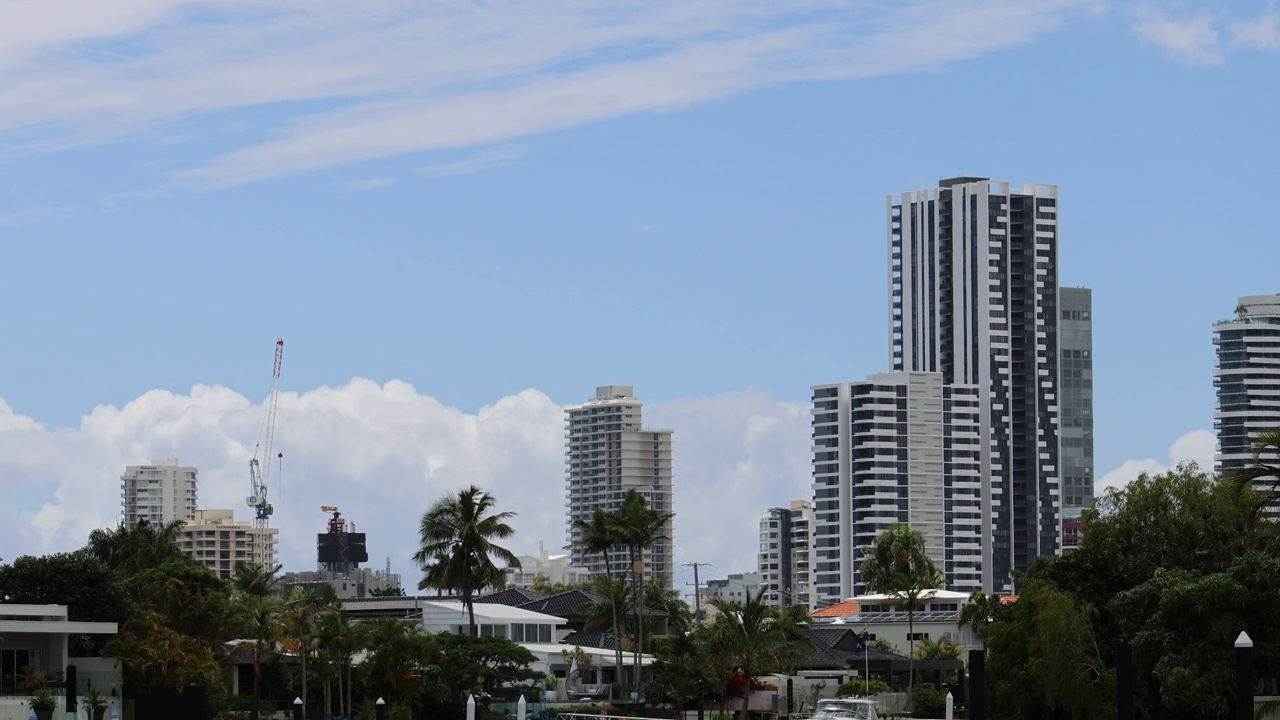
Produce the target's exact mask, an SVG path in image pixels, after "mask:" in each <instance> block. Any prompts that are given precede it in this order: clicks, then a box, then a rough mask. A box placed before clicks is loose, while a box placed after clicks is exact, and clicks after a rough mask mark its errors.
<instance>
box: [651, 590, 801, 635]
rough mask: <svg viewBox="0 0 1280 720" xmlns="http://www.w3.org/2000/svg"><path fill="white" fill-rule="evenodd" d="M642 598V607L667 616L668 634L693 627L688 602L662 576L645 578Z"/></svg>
mask: <svg viewBox="0 0 1280 720" xmlns="http://www.w3.org/2000/svg"><path fill="white" fill-rule="evenodd" d="M643 598H644V599H643V602H642V604H643V605H644V607H646V608H648V609H649V610H656V611H658V612H661V613H664V614H665V615H666V616H667V634H668V635H683V634H685V633H686V632H688V631H689V630H690V628H692V627H693V612H692V611H691V610H689V604H688V603H687V602H685V601H684V598H682V597H680V591H679V590H677V589H675V588H673V587H671V586H669V585H667V584H666V583H665V582H663V581H662V578H656V577H651V578H646V579H645V581H644V593H643ZM801 609H802V610H803V608H801ZM805 618H806V620H807V619H808V611H805Z"/></svg>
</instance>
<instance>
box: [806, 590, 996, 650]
mask: <svg viewBox="0 0 1280 720" xmlns="http://www.w3.org/2000/svg"><path fill="white" fill-rule="evenodd" d="M968 599H969V593H964V592H956V591H952V590H928V591H926V592H925V594H924V595H923V596H922V597H921V599H920V605H919V606H918V607H917V608H916V611H915V613H914V615H913V617H909V616H908V615H909V614H908V613H907V610H906V608H905V607H901V606H900V605H899V599H898V596H896V595H894V594H883V593H881V594H872V595H860V596H858V597H855V598H851V599H849V600H846V601H844V602H842V603H838V604H836V605H832V606H831V607H829V608H824V609H822V610H818V611H816V612H815V613H813V615H812V616H811V618H812V620H813V623H814V626H815V627H820V626H822V625H846V626H850V627H854V628H856V629H857V630H858V631H859V632H861V631H862V630H864V629H865V630H866V632H867V633H868V635H869V636H870V637H869V639H870V640H871V641H872V642H875V641H876V640H884V641H885V642H888V643H889V645H890V646H892V647H893V648H895V649H896V650H898V651H899V652H902V653H907V652H908V648H910V646H911V637H912V633H914V634H915V635H914V638H915V640H916V641H919V640H941V639H942V638H947V639H948V640H950V641H951V642H952V643H954V644H956V645H957V646H959V647H961V648H976V647H980V643H978V641H977V640H976V639H975V638H974V637H973V632H972V630H971V629H970V628H968V627H965V628H961V627H960V608H961V607H962V606H963V605H964V604H965V602H967V601H968Z"/></svg>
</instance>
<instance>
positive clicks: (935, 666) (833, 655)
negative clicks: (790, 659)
mask: <svg viewBox="0 0 1280 720" xmlns="http://www.w3.org/2000/svg"><path fill="white" fill-rule="evenodd" d="M802 632H804V633H805V634H807V635H808V636H809V637H810V639H811V640H813V644H814V649H813V651H812V652H811V653H810V654H809V657H807V658H805V659H804V660H801V661H800V662H797V663H796V667H797V668H800V669H805V670H827V669H839V668H846V667H859V666H863V665H866V666H869V667H870V668H871V669H872V670H875V671H879V672H884V671H886V670H887V671H892V672H897V671H904V670H907V669H908V668H909V667H911V666H912V663H911V660H910V658H907V657H905V656H902V655H899V654H897V653H892V652H889V651H887V650H880V649H878V648H875V647H867V649H866V650H865V651H864V652H857V650H856V648H857V643H858V639H857V637H856V635H855V634H854V631H853V629H852V628H842V629H835V628H829V627H828V628H809V629H807V630H804V631H802ZM962 667H964V663H963V662H961V661H959V660H916V661H915V668H916V669H917V670H954V669H957V668H962Z"/></svg>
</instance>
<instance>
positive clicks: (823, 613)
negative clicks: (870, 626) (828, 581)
mask: <svg viewBox="0 0 1280 720" xmlns="http://www.w3.org/2000/svg"><path fill="white" fill-rule="evenodd" d="M857 614H858V603H857V602H855V601H853V600H845V601H844V602H838V603H836V604H835V605H830V606H828V607H824V608H822V609H821V610H815V611H814V612H813V613H811V614H810V615H809V617H814V618H828V617H829V618H836V617H848V616H850V615H857Z"/></svg>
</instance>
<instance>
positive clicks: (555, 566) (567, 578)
mask: <svg viewBox="0 0 1280 720" xmlns="http://www.w3.org/2000/svg"><path fill="white" fill-rule="evenodd" d="M516 559H517V560H519V561H520V569H519V570H512V571H511V572H509V573H508V574H507V582H509V583H511V584H512V585H515V586H516V587H518V588H526V589H527V588H530V587H532V586H533V583H534V582H535V581H536V580H537V579H538V578H539V577H544V578H546V579H547V582H549V583H551V584H552V585H555V584H557V583H562V584H565V585H580V584H582V583H587V582H590V581H591V572H590V571H588V570H587V569H586V568H585V567H577V566H574V565H571V564H570V563H569V556H568V555H552V554H550V553H548V552H547V548H546V547H545V546H544V545H543V544H542V543H541V542H539V543H538V552H537V554H535V555H517V556H516Z"/></svg>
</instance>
